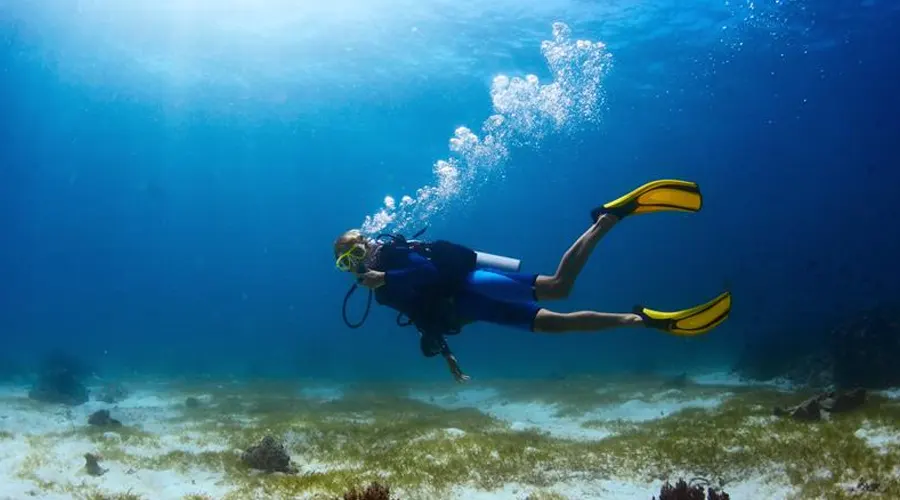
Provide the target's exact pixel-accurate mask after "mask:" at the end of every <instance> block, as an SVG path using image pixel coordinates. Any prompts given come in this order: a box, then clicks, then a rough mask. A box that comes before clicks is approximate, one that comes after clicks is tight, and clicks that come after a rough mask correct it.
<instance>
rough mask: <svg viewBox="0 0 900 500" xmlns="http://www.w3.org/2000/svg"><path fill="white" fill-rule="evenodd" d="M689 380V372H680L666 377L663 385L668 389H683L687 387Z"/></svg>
mask: <svg viewBox="0 0 900 500" xmlns="http://www.w3.org/2000/svg"><path fill="white" fill-rule="evenodd" d="M689 382H690V378H688V374H687V373H680V374H678V375H675V376H672V377H669V378H668V379H666V380H665V381H664V382H663V384H662V386H663V387H664V388H668V389H682V388H684V387H687V385H688V383H689Z"/></svg>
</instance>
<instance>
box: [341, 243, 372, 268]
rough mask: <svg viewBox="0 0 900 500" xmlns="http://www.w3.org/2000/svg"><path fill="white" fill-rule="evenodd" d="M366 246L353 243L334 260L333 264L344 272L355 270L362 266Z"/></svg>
mask: <svg viewBox="0 0 900 500" xmlns="http://www.w3.org/2000/svg"><path fill="white" fill-rule="evenodd" d="M366 253H367V251H366V247H365V246H363V245H360V244H356V245H353V246H352V247H350V250H347V251H346V252H344V253H342V254H341V255H340V256H339V257H338V258H337V261H336V262H335V266H337V268H338V269H340V270H341V271H344V272H349V271H357V270H358V269H359V268H360V267H362V263H363V259H365V258H366Z"/></svg>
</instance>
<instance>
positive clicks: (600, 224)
mask: <svg viewBox="0 0 900 500" xmlns="http://www.w3.org/2000/svg"><path fill="white" fill-rule="evenodd" d="M618 221H619V218H618V217H616V216H615V215H612V214H603V215H601V216H600V217H598V218H597V222H595V223H594V224H592V225H591V227H590V228H588V230H587V231H585V232H584V234H582V235H581V237H579V238H578V239H577V240H575V243H574V244H572V246H571V247H570V248H569V249H568V250H567V251H566V253H565V254H564V255H563V257H562V260H561V261H560V262H559V267H558V268H557V269H556V274H554V275H553V276H547V275H540V276H538V277H537V279H536V280H535V282H534V295H535V297H536V298H537V299H538V300H558V299H565V298H566V297H568V296H569V293H571V291H572V287H574V286H575V279H576V278H577V277H578V274H579V273H580V272H581V269H582V268H584V264H585V263H587V260H588V257H590V256H591V252H593V250H594V247H596V246H597V242H598V241H600V238H602V237H603V236H604V235H605V234H606V233H607V232H609V230H610V229H612V227H613V226H614V225H616V222H618Z"/></svg>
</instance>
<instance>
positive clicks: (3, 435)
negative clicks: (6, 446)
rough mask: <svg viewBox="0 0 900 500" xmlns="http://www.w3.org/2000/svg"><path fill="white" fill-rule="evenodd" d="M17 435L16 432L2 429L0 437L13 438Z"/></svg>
mask: <svg viewBox="0 0 900 500" xmlns="http://www.w3.org/2000/svg"><path fill="white" fill-rule="evenodd" d="M14 437H16V436H15V434H13V433H12V432H9V431H0V439H12V438H14Z"/></svg>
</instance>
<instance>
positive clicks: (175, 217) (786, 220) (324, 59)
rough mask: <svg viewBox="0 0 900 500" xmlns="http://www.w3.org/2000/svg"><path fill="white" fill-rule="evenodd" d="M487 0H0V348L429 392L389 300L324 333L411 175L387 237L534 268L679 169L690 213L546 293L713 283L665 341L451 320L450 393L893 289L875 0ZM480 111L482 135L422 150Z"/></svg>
mask: <svg viewBox="0 0 900 500" xmlns="http://www.w3.org/2000/svg"><path fill="white" fill-rule="evenodd" d="M484 4H485V3H484V2H474V1H454V2H450V1H443V0H442V1H433V2H418V1H396V2H387V1H383V0H378V1H367V2H361V1H358V2H353V1H349V0H338V1H337V2H328V4H327V5H326V6H318V7H314V6H311V5H297V3H296V2H287V1H269V2H241V1H237V0H235V1H228V2H224V3H223V2H211V1H192V2H188V1H181V2H179V1H174V0H168V1H162V2H149V1H146V2H145V1H137V2H114V1H112V0H94V1H81V2H63V3H60V2H51V3H47V2H25V1H0V37H2V38H0V47H2V48H0V70H2V79H0V110H2V113H0V145H2V149H0V209H2V218H0V231H2V239H0V242H2V244H0V256H2V258H0V276H2V280H0V284H2V285H0V286H2V288H0V290H2V296H0V297H2V302H0V335H2V339H3V348H2V354H0V358H3V359H2V360H0V362H5V363H10V362H17V363H22V364H26V365H27V364H28V363H31V362H32V361H34V360H37V359H40V357H41V356H42V355H43V354H44V353H46V352H48V351H50V350H54V349H62V350H65V351H66V352H70V353H73V354H75V355H77V356H79V357H80V358H82V359H84V360H85V361H87V362H88V363H90V364H91V365H92V367H93V368H94V369H95V370H96V371H97V372H98V374H101V375H103V376H116V375H118V374H129V375H138V376H143V375H147V376H197V375H213V376H222V375H231V376H235V377H245V376H268V377H301V376H308V377H322V378H337V379H345V380H346V379H350V380H352V379H358V378H361V379H374V378H401V379H435V380H442V381H443V380H446V381H448V383H449V382H450V381H451V379H450V377H449V375H448V374H447V373H446V367H445V366H444V363H443V362H442V361H440V360H439V358H436V359H426V358H424V357H422V356H421V354H420V353H419V350H418V340H417V338H416V334H415V332H414V331H413V330H412V329H411V328H408V329H400V328H398V327H396V326H394V314H393V313H392V312H391V311H388V310H385V309H384V308H376V309H375V310H374V311H373V312H372V314H371V316H370V317H369V320H368V322H367V324H366V326H365V327H364V328H361V329H359V330H349V329H347V328H346V327H345V326H344V324H343V322H342V321H341V315H340V306H341V299H342V298H343V294H344V292H345V291H346V289H347V287H348V286H349V285H350V280H349V278H348V277H347V276H345V275H342V274H340V273H338V272H337V271H335V269H334V265H333V260H332V259H333V257H332V249H331V243H332V241H333V240H334V238H335V237H336V236H337V235H338V234H340V233H341V232H343V231H344V230H346V229H349V228H351V227H360V226H361V225H363V224H364V223H366V222H367V221H368V222H369V224H370V227H371V224H374V223H373V220H376V221H377V220H382V219H377V217H378V215H379V213H380V212H381V211H382V209H383V207H384V203H385V197H386V196H390V197H392V199H393V200H394V203H395V204H397V205H399V204H400V203H401V201H402V199H403V196H405V195H407V196H410V197H411V198H412V199H417V192H419V190H420V189H423V188H425V189H426V190H427V189H428V187H429V186H431V187H435V186H437V187H438V188H441V186H443V188H441V189H437V190H435V191H429V192H430V193H432V196H431V197H430V198H428V200H427V201H428V203H424V201H423V200H424V199H419V203H418V204H417V205H416V207H421V206H422V205H428V207H426V208H424V209H423V208H416V209H413V210H400V211H399V212H397V211H395V212H392V214H393V215H394V219H393V220H391V222H390V223H389V224H387V225H386V226H385V229H387V230H395V229H400V230H403V231H406V232H407V233H410V232H414V231H415V230H417V229H419V227H420V226H424V225H426V224H427V225H428V226H429V229H428V233H426V234H427V235H428V236H430V237H432V238H449V239H453V240H456V241H459V242H461V243H465V244H468V245H471V246H474V247H477V248H479V249H482V250H485V251H489V252H493V253H499V254H504V255H510V256H514V257H517V258H521V259H522V260H523V262H524V269H525V270H528V271H535V272H547V273H549V272H552V271H554V270H555V268H556V265H557V263H558V261H559V258H560V256H561V255H562V253H563V252H564V251H565V250H566V248H567V247H568V245H569V244H570V243H571V242H572V241H573V240H574V238H576V237H577V236H578V235H579V234H580V233H581V232H582V231H583V230H584V229H586V227H587V223H588V221H589V219H588V211H589V210H590V208H591V207H593V206H595V205H596V204H598V203H601V202H604V201H607V200H608V199H611V198H614V197H617V196H619V195H620V194H622V193H624V192H626V191H628V190H630V189H632V188H633V187H635V186H637V185H639V184H641V183H643V182H646V181H648V180H651V179H654V178H659V177H667V178H669V177H671V178H682V179H688V180H695V181H697V182H699V183H700V185H701V187H702V189H703V191H704V195H705V206H704V209H703V211H702V212H701V213H699V214H695V215H687V214H661V215H654V216H647V217H641V218H636V219H633V220H628V221H626V222H625V223H623V224H621V225H619V226H617V227H616V228H615V229H614V231H613V232H612V233H610V235H609V236H608V237H607V238H606V239H605V240H604V241H602V242H601V244H600V246H599V247H598V249H597V251H596V253H595V254H594V256H593V258H592V259H591V261H590V263H589V265H588V266H587V268H586V269H585V271H584V273H583V274H582V276H581V277H580V278H579V280H578V284H577V287H576V289H575V294H574V296H573V297H572V298H571V299H570V300H568V301H567V302H564V303H561V304H553V306H552V307H554V308H558V309H561V310H575V309H583V308H591V309H600V310H607V311H628V310H630V309H631V307H632V306H633V305H634V304H636V303H639V302H640V303H645V304H648V305H650V306H651V307H654V308H659V309H678V308H682V307H688V306H691V305H694V304H696V303H698V302H701V301H705V300H707V299H709V298H711V297H713V296H714V295H716V294H718V293H719V292H720V291H721V290H722V289H723V288H724V287H726V286H728V287H730V288H731V289H732V290H733V291H734V297H735V298H734V311H733V313H732V316H731V318H730V319H729V320H728V322H726V323H725V324H724V325H723V326H721V327H720V328H718V329H716V330H714V331H713V332H711V333H710V334H708V335H706V336H704V337H701V338H694V339H682V338H674V337H668V336H664V335H662V334H659V333H655V332H652V331H649V330H615V331H612V332H604V333H599V334H594V335H590V334H572V335H565V336H539V335H535V334H530V333H526V332H520V331H516V330H508V329H504V328H500V327H494V326H489V325H488V326H484V325H478V326H476V327H472V328H469V329H467V330H466V331H465V332H464V333H463V334H462V335H460V336H458V337H455V338H451V339H450V342H451V345H452V347H453V349H454V351H455V352H456V353H457V355H458V356H459V358H460V361H461V363H462V365H463V368H464V369H465V370H466V371H467V373H469V374H470V375H472V376H473V378H475V379H476V381H477V379H479V378H490V377H546V376H558V375H560V374H568V373H574V372H609V371H635V370H638V371H647V370H684V369H692V368H699V367H704V368H710V367H711V368H715V367H726V368H727V367H728V366H729V364H730V363H731V362H732V360H733V358H734V357H735V356H736V355H737V353H738V352H739V349H740V347H741V346H742V345H743V344H744V343H745V342H746V341H747V340H748V339H752V338H754V337H756V336H761V335H784V334H790V333H791V332H793V331H799V330H808V329H810V328H812V329H815V328H827V326H828V325H829V321H832V320H833V319H834V318H836V317H840V316H841V315H842V314H850V313H852V312H853V311H855V310H857V309H859V308H860V307H864V306H867V305H870V304H873V303H877V302H880V301H884V300H890V299H892V298H895V297H896V296H897V295H898V291H900V290H898V288H900V285H898V283H897V280H896V276H898V275H900V265H898V262H897V259H896V255H898V254H900V235H898V229H897V228H898V225H897V223H896V221H895V217H894V214H895V210H896V208H895V199H896V193H898V191H897V189H898V188H897V182H898V180H900V179H898V177H900V175H898V171H897V165H898V164H900V162H898V160H900V145H898V142H897V141H896V138H897V137H898V130H900V127H898V116H900V113H898V112H900V98H898V93H897V90H896V82H897V81H898V76H900V43H898V42H900V35H898V34H897V33H898V31H897V28H898V27H900V7H898V5H897V4H896V3H894V2H886V1H869V0H866V1H863V2H849V1H835V0H829V1H822V2H812V1H791V0H785V1H770V0H763V1H759V2H747V1H743V0H738V1H729V2H724V1H706V0H703V1H695V2H689V3H685V2H676V1H674V0H664V1H656V2H632V1H616V2H584V1H575V0H552V1H550V2H535V1H529V2H526V3H522V2H512V1H507V0H502V1H499V2H490V5H484ZM554 23H564V24H557V25H554ZM567 31H568V32H569V34H568V36H566V32H567ZM577 40H589V41H590V42H591V44H590V45H586V44H581V45H580V46H579V45H578V43H577ZM542 42H549V43H550V44H551V45H550V48H553V47H556V48H557V49H558V50H559V51H558V52H553V51H550V53H549V56H548V55H547V53H542ZM601 44H602V45H601ZM545 52H546V51H545ZM554 64H555V65H556V66H555V68H554ZM554 69H556V70H557V71H554ZM527 75H535V76H536V78H537V83H528V82H527V80H525V79H526V77H527ZM498 77H500V80H499V81H498V80H497V78H498ZM503 78H506V79H508V80H509V82H507V84H504V83H503ZM511 88H512V90H511ZM495 114H500V115H502V116H503V118H504V119H505V122H504V123H505V125H504V127H505V128H502V127H501V129H498V130H494V134H493V138H494V139H495V140H496V142H494V143H491V145H489V146H485V145H484V143H483V142H480V143H479V147H481V148H482V149H478V150H476V149H474V147H473V145H472V144H471V143H468V144H467V145H464V146H463V147H462V149H459V148H455V147H454V146H452V145H451V141H450V140H451V138H454V137H456V135H455V134H456V130H457V129H458V127H467V130H469V131H471V133H473V134H475V136H476V137H477V138H478V140H479V141H484V140H485V138H486V137H487V136H491V135H492V133H491V130H485V129H484V128H483V124H484V123H485V121H486V120H488V119H489V117H491V116H492V115H495ZM460 133H461V134H462V137H466V134H465V131H462V132H460ZM468 137H470V138H471V136H468ZM485 148H486V149H485ZM439 161H447V162H450V165H451V166H452V167H453V168H454V169H455V170H453V171H452V172H455V174H454V175H455V177H454V176H453V175H451V176H450V181H452V180H453V179H455V180H456V181H455V182H450V181H446V182H447V183H445V184H443V185H442V184H440V183H439V180H440V176H436V175H435V171H434V169H433V167H434V165H435V164H437V163H438V162H439ZM446 175H447V174H446V172H445V177H446ZM367 217H368V219H367ZM373 217H376V219H372V218H373ZM375 225H376V226H378V228H380V225H379V224H375ZM361 295H362V294H360V296H359V297H357V298H356V299H357V300H356V301H355V302H354V303H353V304H354V309H353V310H352V311H351V314H352V315H354V316H355V315H356V314H358V313H360V312H361V308H362V305H363V303H364V301H363V300H362V299H363V297H362V296H361Z"/></svg>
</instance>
